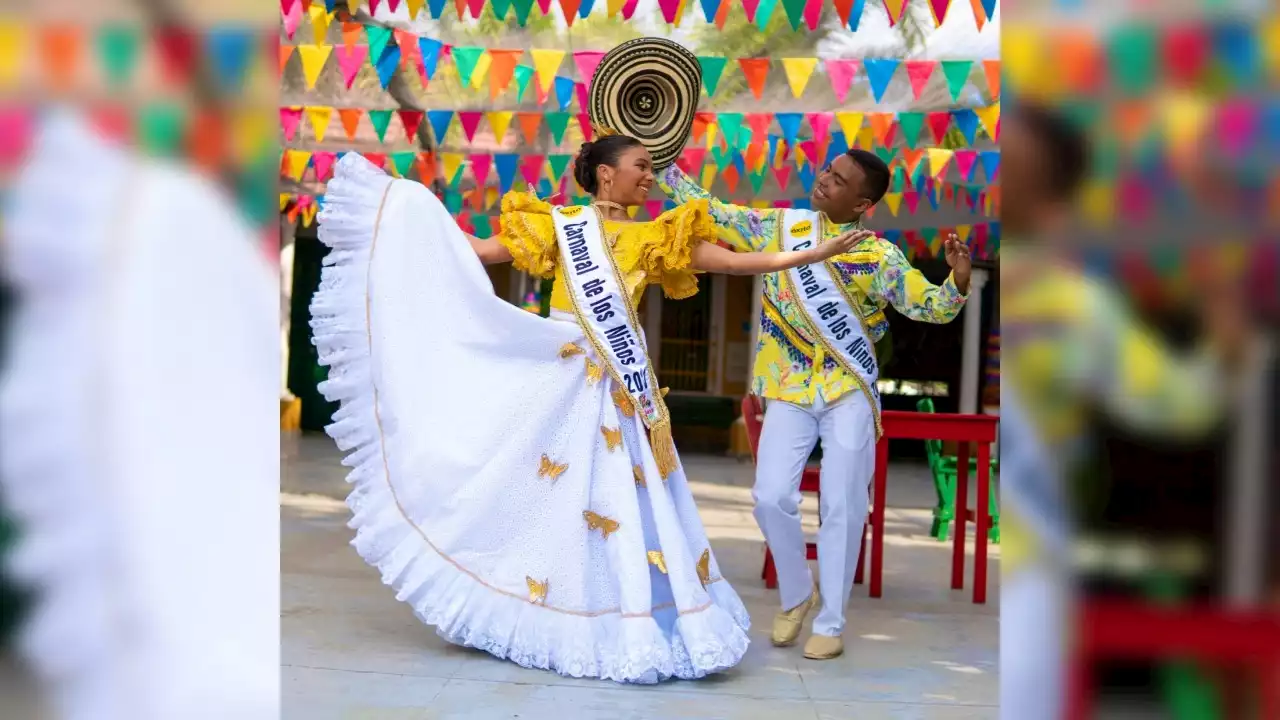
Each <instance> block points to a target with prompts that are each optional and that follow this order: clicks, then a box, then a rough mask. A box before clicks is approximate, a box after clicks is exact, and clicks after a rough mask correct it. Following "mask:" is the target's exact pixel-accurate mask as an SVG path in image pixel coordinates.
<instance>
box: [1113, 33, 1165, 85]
mask: <svg viewBox="0 0 1280 720" xmlns="http://www.w3.org/2000/svg"><path fill="white" fill-rule="evenodd" d="M1160 57H1161V56H1160V53H1159V52H1157V48H1156V35H1155V28H1153V27H1150V26H1148V25H1145V24H1138V23H1134V24H1131V25H1128V26H1126V27H1121V28H1119V29H1118V30H1116V31H1115V32H1113V33H1112V34H1111V46H1110V47H1109V48H1108V49H1107V59H1108V60H1109V61H1110V62H1109V64H1110V65H1111V77H1112V81H1113V82H1114V83H1115V85H1116V87H1117V88H1119V89H1120V91H1121V92H1123V93H1126V94H1130V95H1136V94H1138V93H1143V92H1146V91H1148V90H1150V89H1151V88H1152V85H1153V84H1154V82H1155V78H1156V63H1157V62H1159V58H1160Z"/></svg>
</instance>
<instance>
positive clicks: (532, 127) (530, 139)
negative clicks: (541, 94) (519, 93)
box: [516, 112, 542, 146]
mask: <svg viewBox="0 0 1280 720" xmlns="http://www.w3.org/2000/svg"><path fill="white" fill-rule="evenodd" d="M516 118H517V119H518V120H519V122H520V132H521V133H523V134H524V141H525V143H526V144H528V145H531V146H532V145H537V144H538V129H539V128H540V127H542V113H536V112H522V113H517V114H516Z"/></svg>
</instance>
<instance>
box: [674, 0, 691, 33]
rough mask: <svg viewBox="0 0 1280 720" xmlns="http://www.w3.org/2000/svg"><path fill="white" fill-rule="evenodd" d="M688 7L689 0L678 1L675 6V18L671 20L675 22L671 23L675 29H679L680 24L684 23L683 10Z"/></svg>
mask: <svg viewBox="0 0 1280 720" xmlns="http://www.w3.org/2000/svg"><path fill="white" fill-rule="evenodd" d="M688 6H689V0H680V4H679V5H677V6H676V16H675V17H674V18H672V20H674V21H675V22H673V23H671V24H672V25H673V26H675V27H680V23H681V22H683V21H684V9H685V8H686V7H688Z"/></svg>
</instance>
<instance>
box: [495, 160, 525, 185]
mask: <svg viewBox="0 0 1280 720" xmlns="http://www.w3.org/2000/svg"><path fill="white" fill-rule="evenodd" d="M519 163H520V156H519V155H517V154H515V153H494V155H493V165H494V167H496V168H497V169H498V187H499V189H501V190H502V192H504V193H505V192H507V191H509V190H510V189H511V186H512V184H514V183H515V181H516V166H517V165H518V164H519Z"/></svg>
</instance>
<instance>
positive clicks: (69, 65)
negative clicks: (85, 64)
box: [40, 25, 84, 90]
mask: <svg viewBox="0 0 1280 720" xmlns="http://www.w3.org/2000/svg"><path fill="white" fill-rule="evenodd" d="M83 42H84V36H83V35H82V34H81V32H80V28H79V27H78V26H76V25H50V26H49V27H46V28H45V29H44V32H43V33H41V35H40V59H41V60H42V61H43V62H44V67H45V71H46V72H47V73H48V75H47V76H48V78H49V80H50V81H51V83H52V85H53V86H54V87H56V88H58V89H60V90H65V89H67V88H68V87H70V86H71V84H72V83H73V82H74V81H75V75H76V66H77V65H79V64H80V54H81V50H82V46H83Z"/></svg>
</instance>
